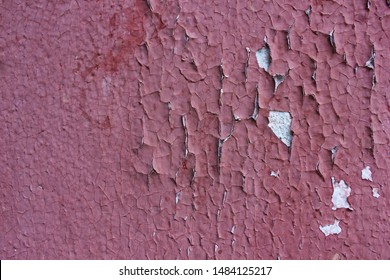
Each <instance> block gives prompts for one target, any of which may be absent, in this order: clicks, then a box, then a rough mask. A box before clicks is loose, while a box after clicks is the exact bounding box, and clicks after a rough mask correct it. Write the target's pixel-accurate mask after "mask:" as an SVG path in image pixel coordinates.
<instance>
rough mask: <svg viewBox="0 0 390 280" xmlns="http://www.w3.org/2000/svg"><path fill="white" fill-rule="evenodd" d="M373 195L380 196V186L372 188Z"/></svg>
mask: <svg viewBox="0 0 390 280" xmlns="http://www.w3.org/2000/svg"><path fill="white" fill-rule="evenodd" d="M372 196H373V197H375V198H379V197H380V196H381V195H380V194H379V189H378V188H372Z"/></svg>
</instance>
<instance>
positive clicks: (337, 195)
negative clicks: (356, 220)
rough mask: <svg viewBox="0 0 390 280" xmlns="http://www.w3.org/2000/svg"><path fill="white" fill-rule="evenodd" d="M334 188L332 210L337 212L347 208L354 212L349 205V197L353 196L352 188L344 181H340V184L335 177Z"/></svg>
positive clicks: (333, 179) (333, 180)
mask: <svg viewBox="0 0 390 280" xmlns="http://www.w3.org/2000/svg"><path fill="white" fill-rule="evenodd" d="M332 186H333V194H332V203H333V207H332V210H336V209H339V208H347V209H349V210H353V209H352V208H351V206H350V205H349V203H348V197H349V196H350V195H351V188H350V187H349V186H348V185H347V184H346V183H345V182H344V180H340V182H337V181H336V180H335V178H334V177H332Z"/></svg>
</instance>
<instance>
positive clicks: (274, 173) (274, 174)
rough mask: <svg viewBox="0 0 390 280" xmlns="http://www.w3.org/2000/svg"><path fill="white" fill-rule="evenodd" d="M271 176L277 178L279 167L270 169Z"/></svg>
mask: <svg viewBox="0 0 390 280" xmlns="http://www.w3.org/2000/svg"><path fill="white" fill-rule="evenodd" d="M270 175H271V176H272V177H276V178H279V175H280V172H279V169H278V171H276V172H275V171H273V170H271V174H270Z"/></svg>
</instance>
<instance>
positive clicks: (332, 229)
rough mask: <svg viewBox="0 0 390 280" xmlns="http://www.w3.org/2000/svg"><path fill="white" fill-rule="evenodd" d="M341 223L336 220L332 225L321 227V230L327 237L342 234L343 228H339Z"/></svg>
mask: <svg viewBox="0 0 390 280" xmlns="http://www.w3.org/2000/svg"><path fill="white" fill-rule="evenodd" d="M339 223H340V221H339V220H334V223H333V224H332V225H326V226H320V230H321V231H322V232H323V233H324V234H325V236H328V235H331V234H339V233H340V232H341V227H340V226H339Z"/></svg>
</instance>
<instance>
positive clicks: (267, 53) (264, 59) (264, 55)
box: [256, 39, 271, 72]
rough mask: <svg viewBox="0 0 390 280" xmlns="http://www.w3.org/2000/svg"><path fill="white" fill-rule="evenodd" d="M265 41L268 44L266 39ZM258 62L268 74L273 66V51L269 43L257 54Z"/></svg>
mask: <svg viewBox="0 0 390 280" xmlns="http://www.w3.org/2000/svg"><path fill="white" fill-rule="evenodd" d="M264 41H265V43H266V39H264ZM256 60H257V63H258V64H259V67H260V68H262V69H264V70H265V71H266V72H268V70H269V67H270V65H271V50H270V48H269V46H268V44H267V43H266V44H265V46H264V47H263V48H261V49H260V50H258V51H257V52H256Z"/></svg>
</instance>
